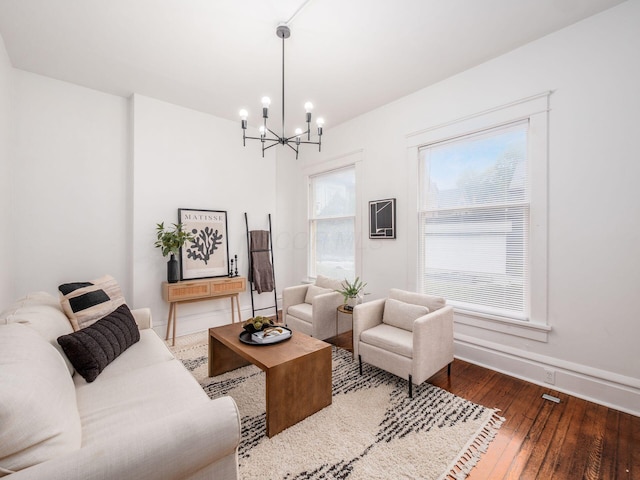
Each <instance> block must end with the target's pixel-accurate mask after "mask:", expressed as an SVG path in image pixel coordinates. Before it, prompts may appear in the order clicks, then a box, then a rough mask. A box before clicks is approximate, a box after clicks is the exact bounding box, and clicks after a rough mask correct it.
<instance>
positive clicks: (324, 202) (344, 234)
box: [309, 166, 356, 280]
mask: <svg viewBox="0 0 640 480" xmlns="http://www.w3.org/2000/svg"><path fill="white" fill-rule="evenodd" d="M355 215H356V176H355V167H354V166H349V167H345V168H340V169H338V170H332V171H329V172H325V173H321V174H318V175H314V176H311V177H309V243H310V245H309V276H310V277H316V276H317V275H325V276H327V277H332V278H337V279H340V280H342V279H345V278H347V279H350V280H353V279H354V278H355Z"/></svg>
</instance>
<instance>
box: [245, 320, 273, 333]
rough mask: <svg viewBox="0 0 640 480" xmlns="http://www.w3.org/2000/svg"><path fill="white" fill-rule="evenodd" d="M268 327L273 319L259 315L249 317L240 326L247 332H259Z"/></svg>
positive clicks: (271, 325)
mask: <svg viewBox="0 0 640 480" xmlns="http://www.w3.org/2000/svg"><path fill="white" fill-rule="evenodd" d="M268 327H273V320H271V319H270V318H267V317H261V316H256V317H253V318H250V319H249V320H247V321H245V322H244V323H243V324H242V328H244V329H245V330H246V331H247V332H249V333H256V332H260V331H262V330H264V329H265V328H268Z"/></svg>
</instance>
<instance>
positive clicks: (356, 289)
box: [336, 277, 368, 303]
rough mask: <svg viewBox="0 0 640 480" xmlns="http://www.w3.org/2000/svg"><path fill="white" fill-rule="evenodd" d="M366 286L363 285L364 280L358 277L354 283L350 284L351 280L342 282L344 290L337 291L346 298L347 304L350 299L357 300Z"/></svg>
mask: <svg viewBox="0 0 640 480" xmlns="http://www.w3.org/2000/svg"><path fill="white" fill-rule="evenodd" d="M366 286H367V284H366V283H363V282H362V280H360V277H356V279H355V280H354V281H353V283H352V282H349V280H347V279H346V278H345V279H344V282H342V287H343V288H342V290H336V292H338V293H340V294H341V295H342V296H343V297H344V301H345V303H346V302H347V300H349V299H350V298H357V297H358V295H360V292H362V290H364V287H366ZM362 295H368V293H366V292H362Z"/></svg>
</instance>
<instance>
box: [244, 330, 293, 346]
mask: <svg viewBox="0 0 640 480" xmlns="http://www.w3.org/2000/svg"><path fill="white" fill-rule="evenodd" d="M290 336H291V330H289V329H286V328H282V327H274V328H267V329H265V330H262V331H260V332H255V333H252V334H251V339H252V340H253V341H254V342H256V343H273V342H280V341H282V340H284V339H285V338H288V337H290Z"/></svg>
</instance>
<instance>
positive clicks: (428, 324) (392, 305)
mask: <svg viewBox="0 0 640 480" xmlns="http://www.w3.org/2000/svg"><path fill="white" fill-rule="evenodd" d="M353 355H354V358H355V357H356V356H357V357H358V361H359V364H360V374H361V375H362V362H366V363H369V364H371V365H374V366H376V367H378V368H381V369H383V370H386V371H387V372H390V373H392V374H394V375H397V376H398V377H401V378H405V379H408V380H409V396H410V397H411V396H413V392H412V384H416V385H420V384H421V383H422V382H424V381H425V380H427V379H428V378H430V377H432V376H433V375H434V374H435V373H436V372H438V371H439V370H440V369H441V368H443V367H445V366H447V365H448V374H449V375H450V374H451V362H453V307H451V306H447V305H446V301H445V299H444V298H441V297H434V296H432V295H424V294H420V293H414V292H407V291H404V290H398V289H391V291H390V292H389V297H388V298H386V299H384V298H383V299H380V300H374V301H372V302H366V303H363V304H361V305H358V306H356V307H355V308H354V310H353Z"/></svg>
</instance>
